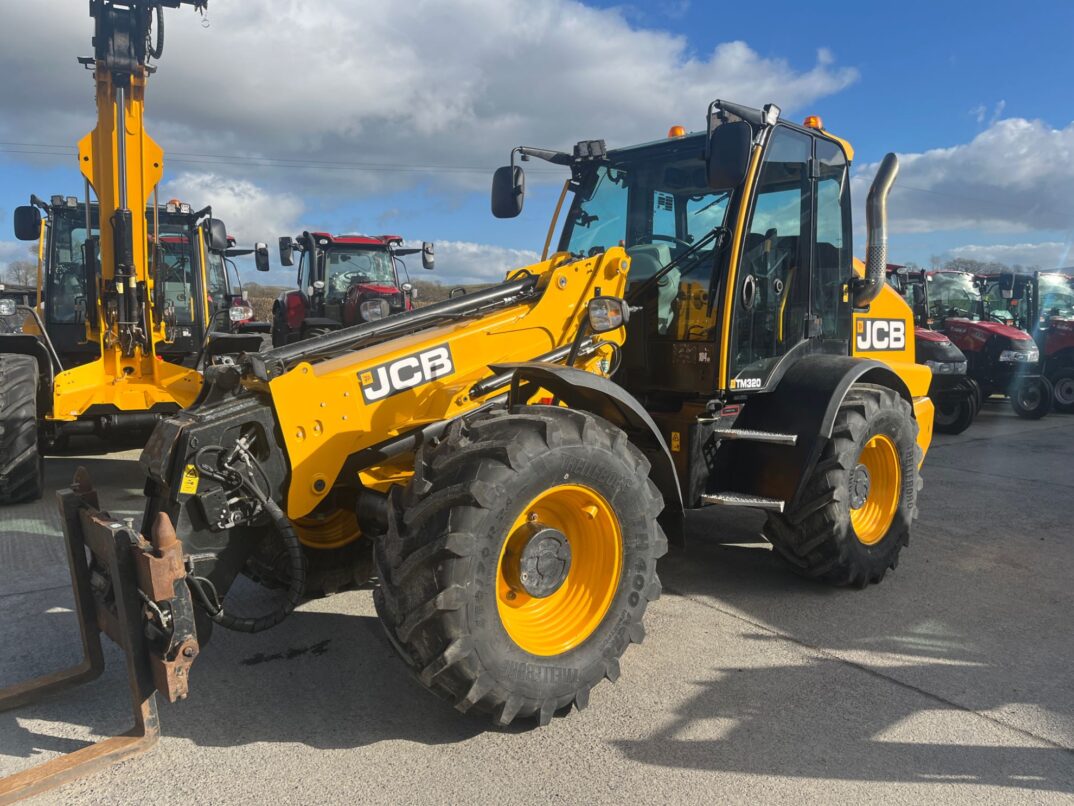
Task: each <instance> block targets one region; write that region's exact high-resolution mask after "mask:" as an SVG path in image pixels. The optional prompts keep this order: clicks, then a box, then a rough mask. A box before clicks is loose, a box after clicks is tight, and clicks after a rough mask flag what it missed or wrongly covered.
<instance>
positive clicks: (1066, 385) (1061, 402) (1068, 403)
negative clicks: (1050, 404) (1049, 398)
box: [1048, 366, 1074, 414]
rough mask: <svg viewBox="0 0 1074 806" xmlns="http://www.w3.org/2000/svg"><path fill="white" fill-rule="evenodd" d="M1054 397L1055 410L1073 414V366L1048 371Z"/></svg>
mask: <svg viewBox="0 0 1074 806" xmlns="http://www.w3.org/2000/svg"><path fill="white" fill-rule="evenodd" d="M1048 380H1049V381H1051V383H1052V390H1053V396H1054V398H1055V410H1056V411H1058V412H1062V413H1063V414H1074V366H1066V367H1059V368H1057V369H1055V370H1052V372H1050V373H1048Z"/></svg>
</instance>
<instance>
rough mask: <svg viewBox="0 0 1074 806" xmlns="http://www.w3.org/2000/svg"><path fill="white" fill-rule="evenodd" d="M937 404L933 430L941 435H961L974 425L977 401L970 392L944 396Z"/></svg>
mask: <svg viewBox="0 0 1074 806" xmlns="http://www.w3.org/2000/svg"><path fill="white" fill-rule="evenodd" d="M934 402H935V404H936V416H935V419H934V420H933V428H935V429H936V430H937V431H939V432H940V433H941V434H961V433H962V432H963V431H965V430H966V429H967V428H969V427H970V425H971V424H972V423H973V418H974V415H975V414H976V413H977V401H976V399H975V396H974V395H973V394H972V392H971V391H970V390H968V389H967V390H966V394H963V395H960V396H957V397H956V396H955V395H952V394H948V395H944V397H943V398H942V399H940V400H936V401H934Z"/></svg>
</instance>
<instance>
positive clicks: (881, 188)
mask: <svg viewBox="0 0 1074 806" xmlns="http://www.w3.org/2000/svg"><path fill="white" fill-rule="evenodd" d="M898 175H899V158H898V157H896V156H895V155H894V154H887V155H886V156H885V157H884V159H883V161H881V163H880V169H879V170H878V171H877V172H876V177H875V178H874V179H873V184H872V187H870V188H869V197H868V199H867V200H866V202H865V227H866V229H867V231H868V241H867V243H866V246H865V277H864V279H862V280H859V281H858V282H857V283H855V285H856V286H857V287H856V288H855V291H854V307H855V308H865V307H867V306H868V305H869V303H870V302H872V301H873V300H874V299H876V296H877V294H879V293H880V289H881V288H883V286H884V276H885V273H886V271H887V265H888V193H890V192H891V186H892V185H893V184H895V177H896V176H898Z"/></svg>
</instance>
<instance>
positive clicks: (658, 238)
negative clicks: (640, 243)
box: [649, 232, 693, 249]
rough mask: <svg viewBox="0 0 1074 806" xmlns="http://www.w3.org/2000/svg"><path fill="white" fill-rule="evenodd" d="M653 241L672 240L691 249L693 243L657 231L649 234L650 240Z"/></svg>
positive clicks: (684, 247)
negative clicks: (658, 233) (659, 233)
mask: <svg viewBox="0 0 1074 806" xmlns="http://www.w3.org/2000/svg"><path fill="white" fill-rule="evenodd" d="M653 241H670V242H671V243H673V244H675V245H677V246H681V247H682V248H683V249H690V248H692V247H693V244H692V243H690V242H689V241H684V240H683V239H682V238H676V237H675V236H674V235H657V234H656V233H655V232H654V233H653V234H652V235H651V236H649V242H650V243H651V242H653Z"/></svg>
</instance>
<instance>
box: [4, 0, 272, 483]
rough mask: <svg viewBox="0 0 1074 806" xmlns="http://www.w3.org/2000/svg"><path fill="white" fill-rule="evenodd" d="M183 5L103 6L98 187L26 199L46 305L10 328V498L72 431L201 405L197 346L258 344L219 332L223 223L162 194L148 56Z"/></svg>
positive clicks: (19, 222) (91, 147) (19, 226)
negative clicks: (169, 12) (149, 103)
mask: <svg viewBox="0 0 1074 806" xmlns="http://www.w3.org/2000/svg"><path fill="white" fill-rule="evenodd" d="M190 4H191V5H194V6H197V7H201V8H203V7H204V3H190ZM179 5H181V3H180V2H178V0H171V1H170V2H132V3H113V2H106V1H105V0H94V1H93V2H92V3H91V4H90V10H91V14H92V15H93V17H94V18H95V20H96V34H95V39H94V42H95V50H96V52H95V55H94V57H92V58H89V59H84V60H80V61H82V62H83V63H85V64H86V66H88V67H92V69H93V75H94V80H95V83H96V98H97V126H96V127H95V128H94V130H93V131H92V132H90V133H89V134H87V135H86V136H85V137H84V138H83V139H82V140H81V141H80V142H79V144H78V163H79V166H80V168H81V172H82V175H83V177H84V179H85V187H86V197H85V199H83V200H79V199H77V198H76V197H73V196H70V197H65V196H54V197H52V199H51V201H50V202H44V201H42V200H41V199H38V198H37V197H32V199H31V203H30V204H29V205H26V206H21V207H18V208H16V210H15V216H14V225H15V235H16V237H18V238H19V239H20V240H26V241H37V242H38V244H39V246H38V262H39V267H40V269H39V278H38V299H37V304H36V305H33V306H28V305H24V306H21V307H19V306H14V305H13V304H9V305H8V306H7V307H9V308H12V310H11V311H10V312H9V313H11V314H13V315H18V316H22V318H23V320H24V324H23V326H22V327H21V328H20V330H19V331H18V332H15V333H3V334H0V390H2V391H0V504H12V503H17V502H20V501H26V500H32V499H34V498H37V497H39V496H40V495H41V492H42V469H43V462H42V455H43V453H45V452H47V451H48V450H50V449H51V448H52V447H53V446H54V445H56V444H57V443H59V444H62V443H63V442H65V441H66V440H67V438H68V437H70V436H74V435H82V434H96V435H98V436H104V437H107V438H109V439H112V438H114V437H115V436H117V435H120V434H128V435H129V434H132V433H133V434H136V433H139V432H140V433H142V434H143V435H148V433H149V431H150V430H151V429H152V427H153V425H154V424H155V423H156V422H157V420H159V419H160V418H161V417H162V416H165V415H168V414H172V413H174V412H176V411H178V410H180V409H181V408H184V407H186V406H189V405H190V404H191V403H193V402H194V400H196V399H197V397H198V394H199V393H200V391H201V386H202V376H201V373H200V372H199V371H198V370H197V368H196V367H195V366H194V363H195V359H196V358H199V357H203V356H209V358H210V360H211V359H212V357H213V356H217V355H220V354H222V353H224V352H227V351H229V350H233V351H237V350H244V349H256V344H257V339H258V337H257V336H256V335H246V336H241V335H238V334H228V333H214V332H213V331H214V330H220V331H226V330H228V327H227V325H228V323H227V322H226V321H225V322H222V323H218V322H217V321H216V319H214V313H215V310H214V307H213V303H211V302H210V288H209V285H210V280H211V277H209V275H208V274H207V270H208V267H207V263H208V261H207V259H206V258H207V256H208V255H209V254H211V252H212V250H214V249H217V250H220V249H226V248H227V232H226V228H225V227H224V225H223V223H222V222H221V221H219V220H217V219H214V218H213V217H212V215H211V210H210V209H209V208H206V209H205V210H203V211H201V212H200V213H196V212H194V211H193V210H192V209H191V208H190V206H189V205H186V204H181V203H179V202H177V201H166V202H165V201H163V200H158V199H157V184H158V183H159V182H160V179H161V176H162V173H163V169H164V154H163V152H162V151H161V149H160V147H159V146H158V145H157V144H156V143H155V142H154V141H153V139H152V138H151V137H150V136H149V135H148V134H147V133H146V131H145V128H144V125H143V104H144V100H145V90H146V82H147V80H148V77H149V74H150V72H151V70H152V68H151V67H149V66H147V64H146V62H147V60H148V59H150V58H156V57H159V56H160V54H161V53H162V51H163V27H162V25H161V19H162V15H163V8H164V7H165V6H172V7H177V6H179ZM154 17H155V18H156V20H157V23H156V28H155V33H156V36H155V37H152V36H151V34H152V33H154V30H153V27H152V21H153V19H154ZM151 40H152V41H151ZM91 191H92V193H93V194H94V195H95V196H96V200H92V199H91V197H90V195H91ZM226 313H227V312H226V311H225V314H226ZM221 324H222V325H223V326H220V325H221ZM206 341H208V342H210V344H209V346H208V347H207V348H205V349H203V345H205V343H206Z"/></svg>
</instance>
